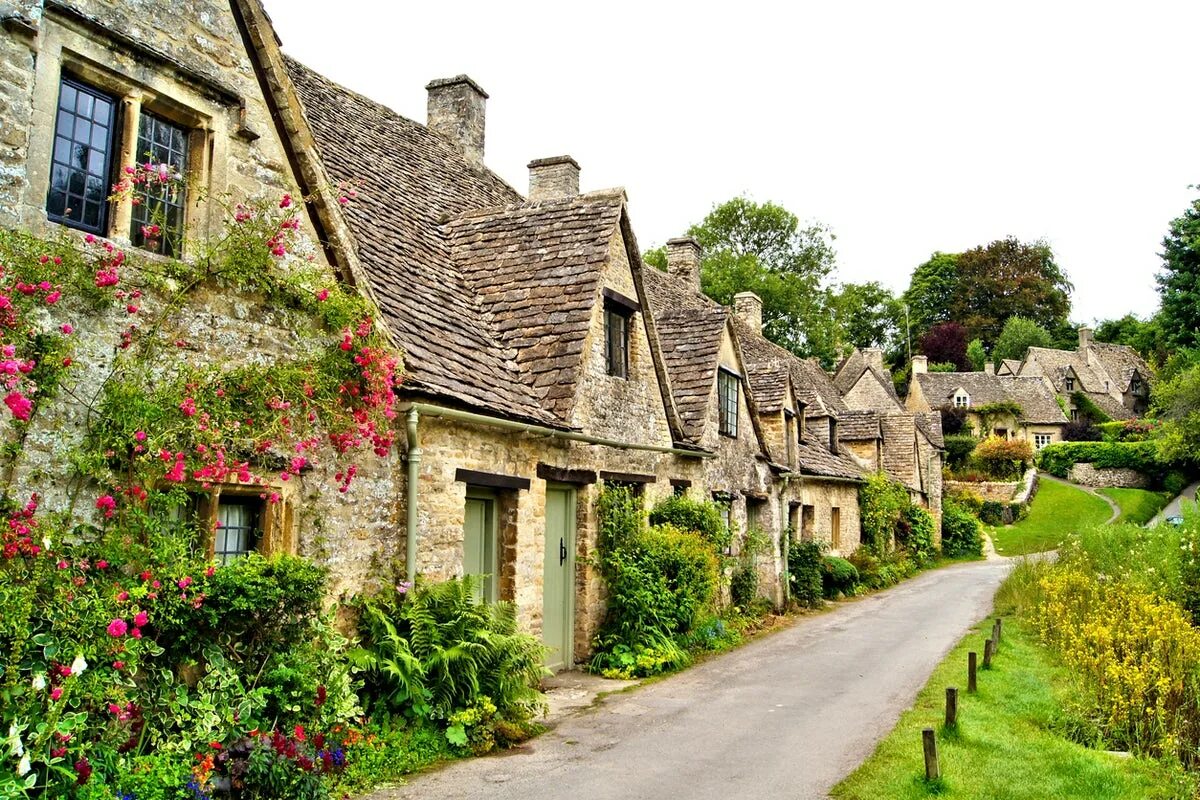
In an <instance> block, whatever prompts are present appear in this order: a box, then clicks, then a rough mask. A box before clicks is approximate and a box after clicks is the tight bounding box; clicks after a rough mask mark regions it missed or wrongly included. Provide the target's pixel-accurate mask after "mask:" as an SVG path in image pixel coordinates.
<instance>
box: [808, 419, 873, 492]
mask: <svg viewBox="0 0 1200 800" xmlns="http://www.w3.org/2000/svg"><path fill="white" fill-rule="evenodd" d="M796 463H797V465H798V467H799V470H800V474H801V475H816V476H820V477H824V478H841V479H843V480H850V481H862V480H863V475H864V473H863V470H862V469H861V468H860V467H859V466H858V465H857V464H855V463H854V462H853V461H852V460H851V459H850V458H849V456H846V455H843V454H841V453H838V454H836V455H835V454H834V453H832V452H830V450H829V446H828V443H826V442H824V441H822V440H820V439H819V438H817V436H816V435H815V434H813V433H811V432H809V431H807V430H806V431H805V432H804V438H803V439H802V440H801V441H800V446H799V447H797V448H796Z"/></svg>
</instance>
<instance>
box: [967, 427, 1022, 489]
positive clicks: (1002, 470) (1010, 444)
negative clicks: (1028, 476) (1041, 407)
mask: <svg viewBox="0 0 1200 800" xmlns="http://www.w3.org/2000/svg"><path fill="white" fill-rule="evenodd" d="M971 460H972V462H973V463H975V464H978V465H979V467H980V468H981V469H983V470H984V471H985V472H987V473H988V474H989V475H992V476H993V477H996V478H999V479H1000V480H1008V479H1012V478H1018V477H1020V475H1021V473H1022V472H1023V471H1024V469H1025V467H1026V465H1027V464H1029V463H1030V462H1031V461H1032V460H1033V447H1032V446H1030V444H1029V442H1026V441H1024V440H1022V439H1002V438H1000V437H999V436H989V437H988V438H986V439H984V440H983V441H982V442H980V443H979V445H978V446H977V447H976V448H975V452H973V453H972V454H971Z"/></svg>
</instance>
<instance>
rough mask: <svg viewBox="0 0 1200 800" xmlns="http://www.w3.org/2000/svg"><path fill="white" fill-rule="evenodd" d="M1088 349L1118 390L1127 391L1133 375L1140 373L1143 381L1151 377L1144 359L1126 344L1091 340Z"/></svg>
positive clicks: (1151, 374)
mask: <svg viewBox="0 0 1200 800" xmlns="http://www.w3.org/2000/svg"><path fill="white" fill-rule="evenodd" d="M1089 349H1090V350H1091V351H1092V353H1093V358H1095V359H1097V360H1099V362H1100V364H1101V366H1103V367H1104V370H1105V371H1106V372H1107V373H1108V374H1109V376H1110V377H1111V378H1112V380H1113V381H1114V382H1115V383H1116V388H1117V390H1118V391H1120V392H1127V391H1129V383H1130V381H1132V380H1133V376H1134V375H1141V376H1142V379H1143V380H1145V381H1149V380H1150V379H1151V378H1152V377H1153V373H1151V372H1150V367H1149V365H1147V364H1146V361H1145V359H1143V358H1142V357H1141V356H1140V355H1138V354H1137V351H1136V350H1134V349H1133V348H1132V347H1129V346H1128V345H1123V344H1108V343H1106V342H1092V343H1091V344H1090V345H1089Z"/></svg>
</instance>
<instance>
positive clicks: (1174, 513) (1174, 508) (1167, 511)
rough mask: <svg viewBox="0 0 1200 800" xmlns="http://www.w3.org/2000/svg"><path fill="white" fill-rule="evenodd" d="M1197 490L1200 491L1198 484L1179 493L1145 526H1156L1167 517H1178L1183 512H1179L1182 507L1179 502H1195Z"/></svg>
mask: <svg viewBox="0 0 1200 800" xmlns="http://www.w3.org/2000/svg"><path fill="white" fill-rule="evenodd" d="M1197 489H1200V482H1197V483H1193V484H1192V485H1191V486H1189V487H1187V488H1186V489H1184V490H1183V492H1182V493H1180V495H1179V496H1178V497H1176V498H1175V499H1174V500H1172V501H1171V502H1169V503H1167V506H1166V508H1164V509H1163V510H1162V511H1160V512H1158V516H1156V517H1155V518H1154V519H1152V520H1150V522H1148V523H1147V524H1148V525H1157V524H1158V523H1160V522H1162V521H1163V520H1164V519H1166V518H1167V517H1178V516H1180V515H1181V514H1182V513H1183V511H1182V510H1181V508H1182V505H1183V504H1182V502H1181V501H1183V500H1190V501H1191V502H1193V503H1194V502H1196V490H1197Z"/></svg>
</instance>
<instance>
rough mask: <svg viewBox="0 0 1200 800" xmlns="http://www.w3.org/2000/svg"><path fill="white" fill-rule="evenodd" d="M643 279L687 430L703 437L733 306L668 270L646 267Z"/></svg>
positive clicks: (689, 434) (694, 437) (696, 437)
mask: <svg viewBox="0 0 1200 800" xmlns="http://www.w3.org/2000/svg"><path fill="white" fill-rule="evenodd" d="M642 281H643V286H644V287H645V290H646V299H647V300H648V301H649V303H650V307H651V312H652V314H653V317H654V325H655V328H656V329H657V331H658V334H659V337H658V338H659V345H660V347H661V348H662V354H663V361H664V362H665V363H666V368H667V375H668V377H669V378H670V383H671V395H672V397H674V399H675V407H676V409H677V411H678V413H679V418H680V421H681V422H682V423H683V430H684V434H685V435H686V436H687V437H688V438H690V439H691V440H692V441H699V440H700V438H701V437H702V436H703V434H704V427H705V425H706V423H707V422H708V416H709V414H708V412H709V401H710V400H711V398H712V392H713V387H714V386H715V385H716V376H717V367H718V365H719V357H720V352H721V339H722V336H723V334H724V332H725V323H726V320H728V319H729V316H730V312H729V309H727V308H725V307H724V306H721V305H719V304H717V303H715V302H713V301H712V300H710V299H709V298H707V297H705V296H704V295H701V294H697V293H696V292H693V291H690V290H689V289H688V288H687V287H686V286H685V285H684V284H683V283H682V282H681V281H680V280H679V279H678V278H675V277H672V276H670V275H668V274H667V273H665V272H663V271H662V270H658V269H654V268H648V269H646V270H645V271H644V272H643V273H642ZM751 389H753V384H751Z"/></svg>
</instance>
